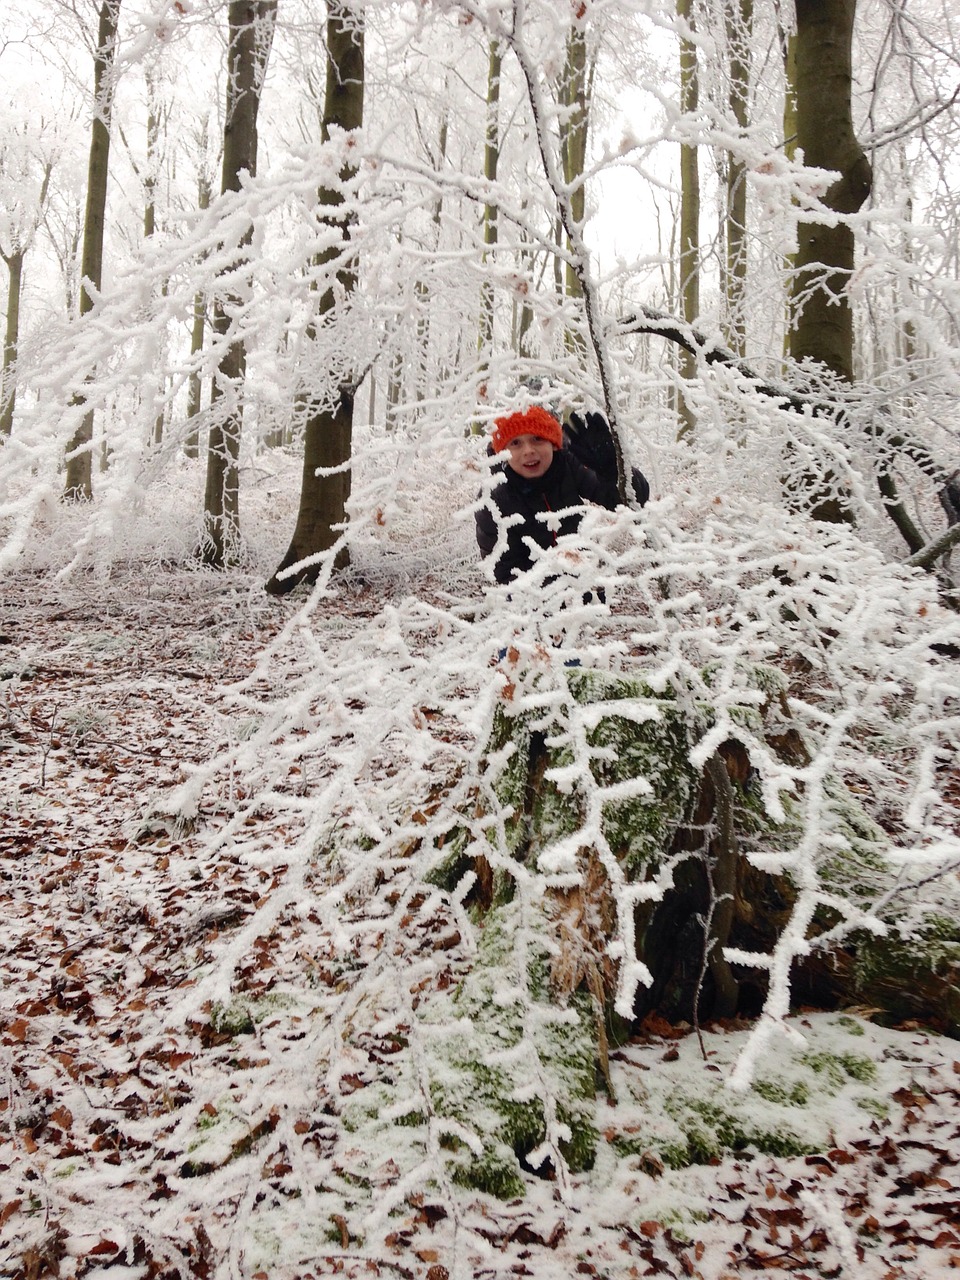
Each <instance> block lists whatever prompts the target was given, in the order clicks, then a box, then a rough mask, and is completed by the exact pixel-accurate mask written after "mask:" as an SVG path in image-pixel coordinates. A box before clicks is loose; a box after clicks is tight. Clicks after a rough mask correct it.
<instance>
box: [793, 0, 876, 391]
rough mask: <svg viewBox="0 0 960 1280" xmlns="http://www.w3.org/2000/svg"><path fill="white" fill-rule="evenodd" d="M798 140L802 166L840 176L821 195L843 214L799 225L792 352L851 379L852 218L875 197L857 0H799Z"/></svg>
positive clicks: (798, 358)
mask: <svg viewBox="0 0 960 1280" xmlns="http://www.w3.org/2000/svg"><path fill="white" fill-rule="evenodd" d="M796 12H797V33H796V46H795V47H796V85H795V88H796V110H797V117H796V118H797V145H798V147H799V148H800V149H801V150H802V151H803V159H804V164H806V165H808V166H810V167H815V168H820V169H827V170H832V171H834V172H835V173H836V174H837V175H838V176H837V178H836V180H835V181H834V182H833V184H832V185H831V186H830V188H829V190H828V191H827V193H826V195H825V196H824V197H823V204H824V205H825V206H826V208H827V209H830V210H832V211H833V212H835V213H837V214H840V215H841V216H840V217H839V218H838V219H837V220H836V221H835V222H833V221H832V220H831V221H828V220H827V219H823V220H820V221H817V222H804V223H801V224H800V228H799V235H798V248H797V257H796V275H795V279H794V285H793V324H792V328H791V333H790V354H791V356H792V357H793V358H794V360H805V359H807V360H814V361H816V362H817V363H818V364H820V365H823V366H825V367H826V368H827V369H830V370H832V371H833V373H835V374H838V375H839V376H840V377H841V378H843V379H844V380H845V381H847V382H851V381H852V380H853V311H852V309H851V306H850V297H849V293H848V288H847V287H848V285H849V283H850V277H851V276H852V274H853V266H854V233H853V228H852V227H851V225H850V222H849V219H848V217H845V216H844V215H849V214H852V213H856V212H857V210H858V209H860V208H861V206H862V205H863V203H864V202H865V200H866V199H867V197H868V196H869V194H870V187H871V170H870V163H869V161H868V160H867V157H866V155H865V154H864V151H863V148H862V146H861V145H860V143H859V141H858V140H857V137H856V134H855V133H854V129H853V114H852V106H851V88H852V83H853V29H854V19H855V16H856V0H796Z"/></svg>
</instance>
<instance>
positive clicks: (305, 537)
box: [265, 0, 364, 595]
mask: <svg viewBox="0 0 960 1280" xmlns="http://www.w3.org/2000/svg"><path fill="white" fill-rule="evenodd" d="M363 98H364V29H363V17H362V13H358V12H356V11H354V10H353V9H352V8H351V7H350V6H349V5H347V4H345V3H340V2H334V0H330V2H329V3H328V5H327V76H326V91H325V94H324V106H323V126H322V139H323V142H324V143H326V142H328V141H329V140H330V136H331V133H332V132H334V131H339V130H342V131H343V132H345V133H350V132H353V131H355V130H357V129H359V128H360V127H361V125H362V124H363ZM355 173H356V169H355V167H354V166H353V165H352V164H346V165H344V167H343V168H342V169H341V171H340V174H339V179H340V180H339V184H338V186H337V187H329V188H321V190H320V191H319V192H318V194H317V202H318V205H319V218H320V220H321V221H322V222H325V223H326V224H327V225H328V226H331V227H335V228H336V229H337V231H338V233H339V235H338V241H339V243H338V244H336V245H333V246H331V247H330V248H329V249H328V250H326V251H325V252H324V253H322V254H320V255H319V257H318V259H317V265H318V266H319V267H323V266H325V265H328V264H333V263H337V264H338V265H337V267H336V271H335V273H334V275H335V278H334V279H331V280H330V281H329V282H328V283H327V285H326V287H325V288H324V290H323V292H322V293H321V294H320V298H319V303H318V306H317V314H316V319H315V320H314V321H313V322H312V324H311V328H310V332H309V336H313V335H314V334H316V332H317V331H318V330H319V328H320V327H321V326H323V325H325V324H327V323H329V322H331V321H332V320H333V319H334V316H335V313H336V310H337V307H338V300H337V295H338V293H339V294H341V295H342V296H344V297H349V296H350V294H352V293H353V291H354V289H355V288H356V281H357V259H356V255H355V253H354V252H353V251H351V248H350V235H351V227H352V221H353V218H352V215H351V213H350V211H349V210H348V209H346V208H345V207H344V196H343V188H344V186H346V185H348V184H349V183H350V182H351V180H352V179H353V177H354V175H355ZM358 386H359V381H356V382H344V383H342V384H341V385H340V387H339V389H338V392H337V394H336V396H335V398H334V401H333V403H332V404H330V403H327V402H326V401H324V402H322V403H310V402H309V401H308V403H307V419H306V428H305V433H304V446H303V475H302V480H301V485H300V506H299V509H298V511H297V521H296V525H295V527H294V531H293V537H292V538H291V540H290V546H289V547H288V548H287V552H286V554H285V555H284V557H283V559H282V560H281V562H280V564H279V565H278V566H277V569H276V572H275V573H274V574H273V575H272V577H270V578H269V579H268V581H267V582H266V584H265V588H266V590H267V592H268V593H269V594H270V595H285V594H286V593H287V592H289V591H292V590H293V588H294V587H296V586H297V585H298V583H300V582H304V581H306V582H313V581H315V580H316V578H317V575H318V573H319V568H320V557H321V556H322V555H323V553H324V552H326V551H329V550H331V549H332V548H333V547H334V546H335V545H336V544H337V543H338V542H339V541H340V539H341V535H342V531H343V528H344V526H345V524H346V522H347V502H348V500H349V497H350V481H351V452H352V448H353V408H354V401H355V399H356V393H357V389H358ZM348 562H349V553H348V551H347V549H346V547H345V546H344V545H342V544H341V545H340V548H339V550H338V551H337V553H336V555H335V561H334V563H335V567H337V568H342V567H344V566H345V565H346V564H347V563H348ZM297 566H300V567H299V568H298V567H297Z"/></svg>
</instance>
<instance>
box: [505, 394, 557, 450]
mask: <svg viewBox="0 0 960 1280" xmlns="http://www.w3.org/2000/svg"><path fill="white" fill-rule="evenodd" d="M494 426H495V430H494V433H493V448H494V451H495V452H496V453H499V452H500V451H501V450H502V449H506V448H507V446H508V445H509V444H510V442H511V440H516V438H517V436H539V437H540V439H541V440H549V441H550V443H551V444H552V445H553V447H554V448H555V449H562V448H563V430H562V428H561V426H560V423H559V422H558V421H557V420H556V418H555V417H554V416H553V414H552V413H547V411H546V409H541V407H540V406H539V405H538V404H534V405H531V406H530V408H529V409H527V410H526V411H525V412H524V413H510V414H507V416H506V417H505V418H497V419H496V420H495V423H494Z"/></svg>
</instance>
